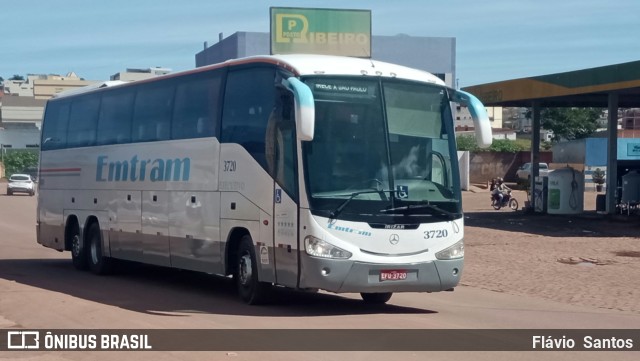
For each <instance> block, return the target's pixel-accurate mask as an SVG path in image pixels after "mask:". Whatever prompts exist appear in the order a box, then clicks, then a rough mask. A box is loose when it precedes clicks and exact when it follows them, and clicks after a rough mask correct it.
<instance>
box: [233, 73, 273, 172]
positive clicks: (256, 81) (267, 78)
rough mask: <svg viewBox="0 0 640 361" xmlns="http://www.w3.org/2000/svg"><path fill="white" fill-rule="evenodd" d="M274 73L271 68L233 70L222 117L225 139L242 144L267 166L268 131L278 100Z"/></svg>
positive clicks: (264, 166) (261, 163)
mask: <svg viewBox="0 0 640 361" xmlns="http://www.w3.org/2000/svg"><path fill="white" fill-rule="evenodd" d="M274 76H275V70H274V68H271V67H264V68H257V69H256V68H253V69H243V70H236V71H233V72H230V73H229V76H228V78H227V86H226V93H225V99H224V114H223V118H222V134H221V140H222V142H226V143H238V144H240V145H242V146H243V147H244V148H245V149H246V150H247V151H248V152H249V153H251V155H252V156H253V157H254V158H255V159H256V161H258V163H260V165H262V167H263V168H265V169H266V160H265V133H266V129H267V121H268V120H269V116H270V115H271V112H272V110H273V105H274V100H275V86H274Z"/></svg>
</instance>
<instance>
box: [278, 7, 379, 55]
mask: <svg viewBox="0 0 640 361" xmlns="http://www.w3.org/2000/svg"><path fill="white" fill-rule="evenodd" d="M271 53H272V54H291V53H306V54H328V55H344V56H355V57H365V58H369V57H371V11H369V10H337V9H298V8H271Z"/></svg>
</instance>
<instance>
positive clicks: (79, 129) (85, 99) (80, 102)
mask: <svg viewBox="0 0 640 361" xmlns="http://www.w3.org/2000/svg"><path fill="white" fill-rule="evenodd" d="M99 108H100V94H88V95H84V96H81V97H78V98H76V99H74V100H73V102H72V103H71V112H70V113H69V128H68V130H67V147H68V148H73V147H86V146H91V145H95V143H96V123H97V121H98V109H99Z"/></svg>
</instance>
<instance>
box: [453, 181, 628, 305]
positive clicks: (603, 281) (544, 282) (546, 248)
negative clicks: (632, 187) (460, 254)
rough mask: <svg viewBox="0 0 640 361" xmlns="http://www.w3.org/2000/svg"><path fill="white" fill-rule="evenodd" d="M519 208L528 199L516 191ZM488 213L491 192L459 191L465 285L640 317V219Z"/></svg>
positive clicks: (588, 199)
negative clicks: (461, 209) (462, 218)
mask: <svg viewBox="0 0 640 361" xmlns="http://www.w3.org/2000/svg"><path fill="white" fill-rule="evenodd" d="M513 195H514V196H515V197H516V199H518V201H519V203H520V207H521V208H522V206H523V205H524V201H525V200H526V193H525V192H522V191H514V192H513ZM595 198H596V193H595V192H585V198H584V208H585V210H586V212H585V213H584V214H581V215H548V214H530V213H527V212H524V211H522V210H518V211H512V210H510V209H501V210H499V211H496V210H493V208H491V206H490V201H489V192H488V191H487V190H486V189H483V188H479V187H472V189H471V190H470V191H465V192H463V196H462V199H463V209H464V212H465V226H466V227H465V232H466V233H465V246H466V247H465V269H464V273H463V276H462V284H463V285H469V286H473V287H480V288H484V289H488V290H492V291H496V292H505V293H509V294H517V295H525V296H531V297H541V298H546V299H551V300H555V301H559V302H564V303H570V304H578V305H585V306H593V307H600V308H608V309H617V310H624V311H631V312H634V313H640V287H639V286H640V238H639V237H638V235H640V216H638V215H635V216H634V215H631V216H628V217H627V216H616V217H607V216H604V215H601V214H597V213H596V212H595Z"/></svg>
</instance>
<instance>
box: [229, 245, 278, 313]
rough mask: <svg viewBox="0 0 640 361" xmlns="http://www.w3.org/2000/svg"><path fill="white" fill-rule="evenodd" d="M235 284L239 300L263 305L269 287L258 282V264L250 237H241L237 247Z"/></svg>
mask: <svg viewBox="0 0 640 361" xmlns="http://www.w3.org/2000/svg"><path fill="white" fill-rule="evenodd" d="M235 276H236V277H235V278H236V283H237V286H238V294H239V295H240V298H241V299H242V300H243V301H244V302H246V303H248V304H250V305H257V304H261V303H264V302H265V301H266V299H267V298H268V294H269V291H270V288H271V285H270V284H268V283H265V282H260V281H258V264H257V263H256V252H255V249H254V246H253V241H252V240H251V236H248V235H246V236H243V237H242V240H241V241H240V245H239V247H238V259H237V268H236V275H235Z"/></svg>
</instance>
